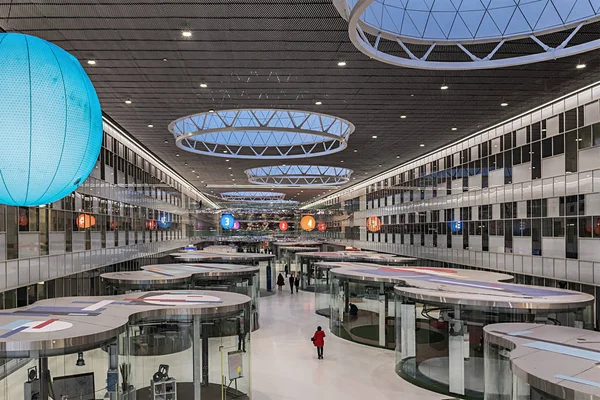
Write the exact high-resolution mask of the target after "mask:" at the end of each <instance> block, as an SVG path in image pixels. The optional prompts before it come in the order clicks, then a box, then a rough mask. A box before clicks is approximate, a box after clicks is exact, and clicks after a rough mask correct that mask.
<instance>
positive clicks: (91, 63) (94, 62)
mask: <svg viewBox="0 0 600 400" xmlns="http://www.w3.org/2000/svg"><path fill="white" fill-rule="evenodd" d="M87 63H88V64H89V65H96V60H88V61H87ZM578 68H579V67H578Z"/></svg>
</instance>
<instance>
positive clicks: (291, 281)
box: [289, 274, 294, 294]
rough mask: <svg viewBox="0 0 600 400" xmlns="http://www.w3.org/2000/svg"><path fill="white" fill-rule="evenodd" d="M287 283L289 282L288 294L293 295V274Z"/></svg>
mask: <svg viewBox="0 0 600 400" xmlns="http://www.w3.org/2000/svg"><path fill="white" fill-rule="evenodd" d="M289 281H290V293H291V294H294V274H292V275H290V277H289Z"/></svg>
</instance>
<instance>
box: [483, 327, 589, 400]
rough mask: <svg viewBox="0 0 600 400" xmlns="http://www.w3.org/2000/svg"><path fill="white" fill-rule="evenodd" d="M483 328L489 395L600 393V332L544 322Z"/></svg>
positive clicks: (553, 398)
mask: <svg viewBox="0 0 600 400" xmlns="http://www.w3.org/2000/svg"><path fill="white" fill-rule="evenodd" d="M484 330H485V340H484V369H485V400H512V399H515V400H517V399H519V400H520V399H548V400H558V399H568V400H576V399H596V398H598V397H599V396H600V388H599V385H598V373H597V369H598V361H597V360H598V359H599V358H600V351H599V349H598V343H599V341H600V333H598V332H591V331H589V330H582V329H577V328H570V327H564V326H556V325H539V324H536V325H534V324H494V325H488V326H486V327H485V329H484Z"/></svg>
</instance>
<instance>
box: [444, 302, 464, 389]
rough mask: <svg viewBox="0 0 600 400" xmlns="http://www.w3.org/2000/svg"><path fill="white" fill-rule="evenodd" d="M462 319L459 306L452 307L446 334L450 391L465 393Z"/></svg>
mask: <svg viewBox="0 0 600 400" xmlns="http://www.w3.org/2000/svg"><path fill="white" fill-rule="evenodd" d="M464 330H465V326H464V323H463V321H461V320H460V308H459V307H455V308H454V318H453V319H451V320H450V326H449V332H448V333H449V335H448V339H449V340H448V358H449V360H448V370H449V371H448V378H449V382H450V384H449V389H450V392H451V393H456V394H461V395H462V394H465V346H464V333H463V332H464Z"/></svg>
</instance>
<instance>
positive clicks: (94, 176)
mask: <svg viewBox="0 0 600 400" xmlns="http://www.w3.org/2000/svg"><path fill="white" fill-rule="evenodd" d="M103 130H104V137H103V142H102V149H101V152H100V156H99V157H98V160H97V162H96V166H95V168H94V170H93V171H92V173H91V174H90V176H89V177H88V178H87V180H86V181H85V182H84V183H83V184H82V185H81V186H80V187H79V188H78V189H77V190H76V191H75V192H73V193H71V194H70V195H68V196H66V197H65V198H63V199H61V200H59V201H57V202H55V203H52V204H47V205H44V206H41V207H12V206H5V205H0V292H1V291H5V290H8V289H13V288H16V287H22V286H26V285H29V284H35V283H37V282H40V281H45V280H49V279H55V278H60V277H63V276H68V275H71V274H75V273H79V272H82V271H86V270H90V269H94V268H98V267H102V266H105V265H110V264H114V263H118V262H123V261H127V260H131V259H134V258H138V257H142V256H145V255H149V254H154V253H159V252H163V251H168V250H172V249H175V248H177V247H180V246H183V245H185V244H187V242H188V239H187V238H188V236H189V235H191V232H192V231H193V230H194V226H195V224H196V221H197V219H198V218H199V216H198V215H197V214H196V212H197V211H198V210H200V209H201V208H202V207H204V208H206V207H213V206H214V204H213V203H212V202H211V201H210V199H208V198H206V197H205V196H204V195H203V194H202V193H201V192H199V191H198V190H196V189H195V188H194V187H193V186H192V185H191V184H190V183H189V182H187V181H185V180H184V179H183V178H182V177H181V176H180V175H178V174H177V173H175V171H173V170H172V169H171V168H169V167H168V166H167V165H165V164H164V163H163V162H162V161H161V160H159V159H158V158H157V157H156V156H154V155H153V154H152V153H151V152H150V151H148V150H147V149H145V148H144V147H143V146H141V145H140V144H138V143H137V142H136V141H135V140H134V139H133V138H131V136H129V135H128V134H127V133H126V132H125V131H124V130H122V129H121V128H120V127H118V126H117V125H116V124H114V123H113V122H112V121H110V120H109V119H106V118H105V119H104V120H103Z"/></svg>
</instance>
